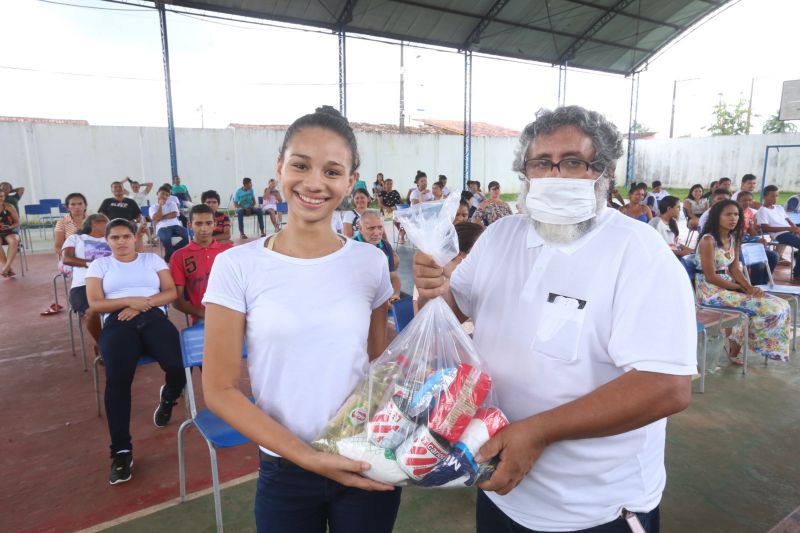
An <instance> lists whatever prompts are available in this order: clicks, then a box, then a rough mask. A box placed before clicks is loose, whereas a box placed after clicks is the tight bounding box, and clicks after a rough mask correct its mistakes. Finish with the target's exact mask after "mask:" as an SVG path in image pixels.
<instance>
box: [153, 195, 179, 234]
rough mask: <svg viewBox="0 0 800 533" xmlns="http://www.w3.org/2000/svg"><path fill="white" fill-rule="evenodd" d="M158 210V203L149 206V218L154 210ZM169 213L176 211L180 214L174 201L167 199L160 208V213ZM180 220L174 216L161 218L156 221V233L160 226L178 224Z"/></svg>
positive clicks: (165, 226) (166, 226)
mask: <svg viewBox="0 0 800 533" xmlns="http://www.w3.org/2000/svg"><path fill="white" fill-rule="evenodd" d="M157 210H158V204H156V205H151V206H150V218H151V219H152V218H153V216H154V215H155V213H156V211H157ZM170 213H178V214H179V215H180V210H179V209H178V205H177V204H175V203H174V202H171V201H169V200H167V202H166V203H165V204H164V206H163V207H162V208H161V214H162V215H168V214H170ZM180 225H181V221H180V220H178V217H177V216H176V217H175V218H162V219H161V220H159V221H158V222H157V223H156V233H158V231H159V230H160V229H161V228H168V227H170V226H180Z"/></svg>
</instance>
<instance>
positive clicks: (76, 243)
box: [61, 233, 111, 289]
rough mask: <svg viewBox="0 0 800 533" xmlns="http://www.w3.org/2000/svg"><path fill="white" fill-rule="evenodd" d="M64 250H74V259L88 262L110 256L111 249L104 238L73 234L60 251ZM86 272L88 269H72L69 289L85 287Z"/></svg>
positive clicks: (75, 267)
mask: <svg viewBox="0 0 800 533" xmlns="http://www.w3.org/2000/svg"><path fill="white" fill-rule="evenodd" d="M65 248H75V257H77V258H78V259H86V260H88V261H90V262H91V261H95V260H97V259H100V258H101V257H107V256H109V255H111V248H109V246H108V243H107V242H106V240H105V238H104V237H92V236H91V235H79V234H77V233H74V234H72V235H70V236H69V237H67V240H65V241H64V245H63V246H62V247H61V250H62V251H63V250H64V249H65ZM87 270H88V267H79V266H73V267H72V285H71V288H73V289H74V288H76V287H83V286H84V285H86V271H87Z"/></svg>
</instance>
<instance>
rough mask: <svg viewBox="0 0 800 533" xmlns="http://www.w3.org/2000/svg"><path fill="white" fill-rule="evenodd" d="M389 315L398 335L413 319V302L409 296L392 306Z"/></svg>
mask: <svg viewBox="0 0 800 533" xmlns="http://www.w3.org/2000/svg"><path fill="white" fill-rule="evenodd" d="M391 314H392V318H394V330H395V333H398V334H399V333H400V332H401V331H403V330H404V329H405V327H406V326H407V325H408V323H409V322H411V320H413V319H414V300H413V299H412V298H411V297H410V296H409V297H408V298H401V299H399V300H397V301H396V302H395V303H393V304H392V309H391Z"/></svg>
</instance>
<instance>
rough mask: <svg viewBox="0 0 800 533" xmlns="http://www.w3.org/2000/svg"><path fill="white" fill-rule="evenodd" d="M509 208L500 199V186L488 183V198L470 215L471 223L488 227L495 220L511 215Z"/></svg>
mask: <svg viewBox="0 0 800 533" xmlns="http://www.w3.org/2000/svg"><path fill="white" fill-rule="evenodd" d="M512 214H513V213H512V212H511V207H509V205H508V204H507V203H506V202H504V201H503V200H501V199H500V184H499V183H497V182H496V181H490V182H489V197H488V198H487V199H485V200H484V201H483V202H481V204H480V205H479V206H478V209H476V210H475V213H474V214H473V215H472V222H475V223H476V224H483V225H484V226H488V225H489V224H491V223H492V222H495V221H496V220H498V219H500V218H503V217H507V216H509V215H512Z"/></svg>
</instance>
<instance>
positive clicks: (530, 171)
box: [525, 157, 601, 178]
mask: <svg viewBox="0 0 800 533" xmlns="http://www.w3.org/2000/svg"><path fill="white" fill-rule="evenodd" d="M598 163H599V161H591V162H590V161H584V160H583V159H576V158H571V157H569V158H567V159H562V160H561V161H559V162H558V163H554V162H552V161H550V160H549V159H526V160H525V175H526V176H527V177H529V178H543V177H545V176H547V175H548V174H550V173H551V172H552V171H553V169H554V168H557V169H558V173H559V175H560V176H562V177H564V178H583V177H584V176H585V174H586V173H587V172H588V171H589V169H590V168H591V169H592V170H596V171H601V169H600V168H598V167H597V164H598Z"/></svg>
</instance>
